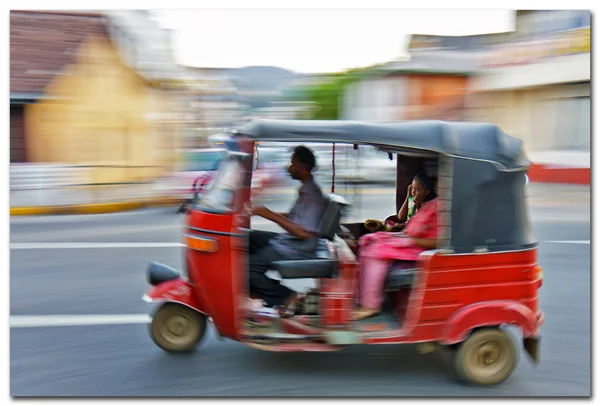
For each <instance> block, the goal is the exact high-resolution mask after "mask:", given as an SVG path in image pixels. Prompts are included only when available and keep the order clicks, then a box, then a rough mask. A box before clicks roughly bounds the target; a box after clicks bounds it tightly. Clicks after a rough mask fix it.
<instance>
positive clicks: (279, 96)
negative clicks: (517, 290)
mask: <svg viewBox="0 0 600 406" xmlns="http://www.w3.org/2000/svg"><path fill="white" fill-rule="evenodd" d="M349 13H350V12H348V13H347V14H344V13H341V12H340V11H339V10H338V11H336V12H335V13H334V14H327V12H326V11H322V12H316V11H315V12H314V13H312V14H311V15H310V17H309V16H306V17H297V18H296V17H294V18H290V19H288V20H285V19H283V18H281V15H278V14H277V15H276V14H268V13H266V12H265V13H262V14H261V16H262V18H263V20H261V21H262V22H260V23H257V20H256V19H257V18H258V17H257V16H258V14H252V12H249V11H239V10H238V11H223V10H221V11H214V10H213V11H211V12H209V11H200V10H195V11H147V10H130V11H128V10H117V11H33V10H29V11H11V12H10V206H11V220H10V221H11V231H10V233H11V269H10V275H11V299H10V300H11V327H12V328H11V394H12V395H13V396H17V395H28V396H36V395H38V396H46V395H80V396H83V395H92V396H105V395H116V396H130V395H131V396H143V395H149V396H169V395H179V396H192V395H211V396H216V395H228V396H230V395H232V394H238V395H308V394H310V395H313V396H326V395H332V396H338V395H340V394H342V393H345V394H350V395H366V396H371V395H374V394H378V395H385V396H393V395H413V396H414V395H432V394H435V395H477V396H484V395H492V396H494V395H508V396H529V395H544V396H557V395H558V396H561V395H563V396H589V394H590V348H589V347H590V308H589V298H590V238H591V236H590V162H591V152H590V143H591V110H590V108H591V107H590V106H591V87H590V79H591V48H590V28H591V13H590V11H589V10H552V11H549V10H538V11H535V10H532V11H507V12H500V14H498V12H495V13H496V14H493V15H491V14H490V12H479V13H480V14H477V12H473V11H458V10H453V11H443V12H442V11H436V10H431V11H414V10H413V11H401V10H397V11H394V12H387V13H386V12H381V13H380V14H377V15H376V14H369V13H367V12H356V13H354V14H349ZM297 15H298V16H301V15H302V14H301V13H300V14H297ZM496 16H497V17H496ZM484 17H485V18H484ZM294 19H295V20H299V22H298V21H296V22H294ZM342 20H347V24H346V25H345V26H344V27H345V28H344V29H343V30H342V29H341V28H340V29H339V30H338V31H335V27H333V24H334V23H335V22H339V21H342ZM244 21H245V22H246V24H247V25H245V26H241V25H240V24H241V22H244ZM296 23H297V24H300V25H294V24H296ZM476 23H477V24H478V25H477V27H478V28H473V29H471V30H470V32H466V31H465V26H473V24H476ZM288 25H289V26H290V27H287V26H288ZM399 27H402V28H399ZM325 28H330V29H331V30H332V31H331V32H332V33H333V34H327V33H326V32H325V31H323V30H324V29H325ZM194 30H197V31H194ZM244 30H245V31H244ZM286 30H291V32H292V34H290V31H286ZM294 30H295V31H294ZM254 31H256V33H254ZM228 32H230V35H231V36H230V37H227V38H226V34H227V33H228ZM231 32H233V34H231ZM294 32H295V33H294ZM244 33H246V34H247V35H244ZM251 34H256V35H253V36H252V35H251ZM442 34H443V35H442ZM311 35H312V37H310V36H311ZM275 37H281V38H283V39H281V38H279V39H280V40H279V41H278V42H277V43H276V42H275V39H274V38H275ZM228 38H229V39H228ZM310 38H313V40H314V38H316V40H314V42H311V43H310V46H309V45H307V44H309V42H308V41H309V39H310ZM361 43H366V44H368V45H366V46H360V47H359V44H361ZM282 44H283V45H282ZM286 44H287V46H286ZM385 44H387V45H385ZM384 45H385V47H384ZM313 48H314V49H313ZM384 48H385V49H384ZM211 52H212V55H213V56H214V57H213V58H212V59H211V58H209V55H210V54H211ZM370 52H371V53H370ZM219 58H220V59H219ZM361 58H362V59H361ZM265 62H267V63H265ZM319 62H321V64H319ZM255 118H277V119H301V120H302V119H331V120H364V121H372V122H389V121H400V120H417V119H436V120H452V121H487V122H491V123H494V124H496V125H498V126H499V127H500V128H501V129H502V130H504V131H505V132H507V133H508V134H510V135H512V136H515V137H518V138H520V139H522V140H523V141H524V142H525V148H526V151H527V154H528V156H529V158H530V160H531V161H532V162H533V166H532V168H531V170H530V172H529V178H530V184H529V186H528V188H527V193H528V197H529V204H530V213H531V216H532V220H533V228H534V232H535V234H536V236H537V238H538V239H539V240H540V241H541V251H540V252H541V259H540V262H541V264H542V266H543V267H544V274H545V281H544V288H543V289H542V290H541V291H540V292H541V293H540V294H541V295H542V296H541V298H540V300H541V302H542V304H541V308H542V309H543V310H544V311H545V312H546V317H547V322H546V325H545V326H544V329H543V330H542V335H544V338H545V341H544V343H543V346H542V348H543V352H542V365H541V366H540V367H539V368H538V369H535V370H534V369H533V368H532V367H530V365H529V364H527V363H525V362H522V364H521V366H520V367H519V369H518V370H517V373H516V374H515V376H513V378H512V379H511V380H510V381H509V382H507V383H506V384H505V385H504V386H499V387H495V388H492V389H489V390H488V389H486V390H480V389H472V388H471V389H465V388H464V387H461V386H459V385H457V383H456V382H454V381H452V378H449V376H451V373H450V372H449V370H448V369H447V368H446V367H444V366H443V365H445V364H443V363H442V362H441V361H439V360H437V358H427V359H424V358H419V357H417V356H416V355H414V353H413V350H411V349H390V347H387V346H383V347H387V348H377V349H371V348H369V349H368V351H365V350H364V349H357V350H351V351H350V352H351V354H350V356H347V354H348V353H347V352H344V354H341V353H340V354H334V355H328V356H326V357H325V358H323V356H322V355H319V356H317V355H313V354H309V355H302V357H296V356H295V355H294V354H289V355H288V354H285V355H283V356H281V354H279V355H278V357H275V356H274V355H273V356H272V355H271V354H265V353H257V352H256V351H252V350H250V349H247V348H245V347H243V346H241V345H238V344H236V343H232V342H225V343H221V342H219V341H217V340H216V338H215V337H210V340H209V343H208V344H206V345H208V350H206V348H205V349H204V350H203V351H202V353H198V354H194V355H193V356H191V357H190V358H186V359H175V358H167V357H166V356H165V355H163V354H161V353H160V352H159V350H158V349H157V348H156V347H155V346H154V345H153V344H152V343H151V342H150V340H149V338H148V337H147V334H146V331H145V328H142V324H143V323H145V322H146V320H147V318H146V314H147V311H148V309H147V305H146V304H145V303H143V302H142V301H141V299H140V297H141V295H142V294H143V293H144V291H145V289H146V287H147V286H146V284H145V281H144V271H145V268H146V265H147V263H148V262H150V261H159V262H163V263H165V264H168V265H171V266H174V267H177V268H181V266H182V263H181V261H182V258H181V250H180V247H179V246H178V242H179V241H180V226H181V221H182V217H181V216H178V215H177V214H176V209H177V207H178V205H179V204H180V202H181V201H183V200H184V199H186V198H187V197H188V196H189V195H190V190H191V187H192V183H193V182H194V180H195V179H197V178H199V177H204V176H205V175H211V174H214V172H215V171H216V170H217V168H218V165H219V162H220V159H222V157H223V155H224V152H223V151H222V150H220V149H218V148H211V147H210V146H209V144H208V137H209V136H210V135H211V134H216V133H220V132H223V131H227V130H228V129H231V128H235V127H237V126H240V125H243V124H244V123H246V122H247V121H249V120H252V119H255ZM293 146H294V145H293V144H290V145H282V144H279V145H269V144H261V145H260V147H259V162H260V166H259V168H258V169H257V172H256V174H255V175H254V179H253V182H254V183H253V185H252V186H253V189H254V190H255V192H256V196H257V197H259V198H260V199H262V201H263V202H264V203H265V204H267V205H268V206H269V207H270V208H272V209H274V210H276V211H279V210H287V209H288V208H289V206H290V205H291V204H292V202H293V200H294V198H295V195H296V188H297V185H296V183H295V182H294V181H292V180H290V179H289V177H288V176H287V174H286V172H285V166H286V165H287V163H288V162H289V159H290V148H291V147H293ZM310 146H311V147H312V148H313V149H314V151H315V153H316V155H317V159H318V165H319V167H318V171H317V177H318V181H319V183H320V184H321V186H322V188H323V189H324V190H329V188H330V187H331V174H330V170H331V146H330V145H329V146H323V145H310ZM360 154H361V155H360V156H357V152H356V151H354V150H353V149H352V148H351V147H350V148H349V147H344V146H337V148H336V161H335V165H336V179H337V182H336V185H337V186H336V190H335V191H336V193H339V194H342V195H344V196H346V197H348V198H350V200H351V201H352V202H353V203H354V211H353V212H352V214H351V215H352V216H354V217H355V218H356V219H358V220H364V219H365V218H385V217H386V216H387V215H389V214H390V213H391V212H393V211H394V210H395V192H394V186H393V182H394V179H395V171H396V169H395V168H396V162H395V160H394V159H395V158H394V159H392V160H390V159H388V155H387V154H385V153H381V152H378V151H376V150H374V149H368V148H366V149H365V150H361V152H360ZM159 202H161V204H165V202H166V204H167V206H166V207H154V208H153V207H145V208H143V209H139V210H134V211H128V212H119V213H115V214H96V215H64V216H49V215H40V214H51V213H53V211H52V210H54V209H56V208H59V209H60V210H61V211H60V213H62V214H69V213H70V211H69V210H68V209H69V208H73V207H92V208H93V207H99V204H106V205H112V206H111V207H112V209H110V211H120V209H119V207H126V206H119V204H125V203H128V204H130V206H127V208H132V207H142V206H152V205H153V204H154V203H159ZM134 203H135V204H134ZM131 204H133V205H131ZM136 204H137V206H136ZM98 210H100V209H98ZM90 212H92V211H90ZM18 214H31V216H17V215H18ZM257 224H258V225H260V226H264V227H267V228H268V227H271V226H270V225H268V224H261V223H260V221H259V222H258V223H257ZM90 315H92V316H90ZM36 317H37V318H36ZM78 317H79V318H78ZM94 320H95V321H94ZM83 326H84V327H83ZM44 327H50V328H44ZM59 327H61V328H59ZM367 353H368V354H369V355H368V356H367V355H365V354H367ZM241 365H242V366H241ZM444 368H446V369H444ZM317 369H318V370H320V371H321V372H322V373H321V374H316V375H315V373H316V370H317ZM365 370H369V371H370V374H369V376H368V377H367V376H366V374H365V373H364V371H365ZM240 378H242V379H240ZM267 383H268V384H267ZM306 387H310V388H311V389H310V390H309V391H308V392H307V391H306ZM303 388H304V389H303ZM348 388H352V389H348Z"/></svg>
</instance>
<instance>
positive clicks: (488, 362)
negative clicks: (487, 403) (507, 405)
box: [454, 328, 519, 385]
mask: <svg viewBox="0 0 600 406" xmlns="http://www.w3.org/2000/svg"><path fill="white" fill-rule="evenodd" d="M518 363H519V350H518V346H517V345H516V344H515V341H514V339H513V338H512V337H511V336H510V335H509V334H508V333H507V332H506V331H503V330H500V329H499V328H485V329H481V330H477V331H475V332H474V333H473V334H471V335H470V336H469V338H467V339H466V340H465V341H464V342H463V343H462V344H461V345H460V347H459V348H458V349H457V351H456V353H455V355H454V369H455V370H456V373H457V374H458V376H459V377H460V378H461V379H462V380H463V381H465V382H468V383H473V384H477V385H495V384H498V383H500V382H503V381H504V380H506V379H507V378H508V377H509V376H510V375H511V374H512V373H513V371H514V370H515V368H516V367H517V365H518Z"/></svg>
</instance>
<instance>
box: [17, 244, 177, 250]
mask: <svg viewBox="0 0 600 406" xmlns="http://www.w3.org/2000/svg"><path fill="white" fill-rule="evenodd" d="M183 246H184V245H183V244H182V243H179V242H107V243H105V242H98V243H95V242H81V243H77V242H48V243H12V244H10V249H11V250H33V249H36V250H38V249H42V250H44V249H48V250H55V249H83V248H86V249H87V248H165V247H183Z"/></svg>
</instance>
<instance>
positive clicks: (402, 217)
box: [365, 183, 423, 232]
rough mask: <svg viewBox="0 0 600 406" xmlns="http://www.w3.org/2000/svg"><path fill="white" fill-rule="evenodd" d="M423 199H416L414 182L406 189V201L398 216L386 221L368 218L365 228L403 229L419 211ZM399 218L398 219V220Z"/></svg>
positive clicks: (375, 229)
mask: <svg viewBox="0 0 600 406" xmlns="http://www.w3.org/2000/svg"><path fill="white" fill-rule="evenodd" d="M422 203H423V202H421V201H418V200H417V201H415V195H414V190H413V185H412V183H411V184H410V185H408V189H407V191H406V198H405V199H404V203H403V204H402V207H401V208H400V211H399V212H398V216H397V218H395V217H396V216H390V217H388V218H387V219H386V220H385V222H384V223H382V222H381V221H379V220H372V219H370V220H367V221H365V228H366V229H367V231H369V232H376V231H391V232H394V231H402V230H403V229H404V227H405V226H406V223H407V222H408V221H409V220H410V219H411V218H412V217H413V216H414V215H415V214H416V213H417V211H418V210H419V209H420V208H421V204H422ZM396 220H398V221H396Z"/></svg>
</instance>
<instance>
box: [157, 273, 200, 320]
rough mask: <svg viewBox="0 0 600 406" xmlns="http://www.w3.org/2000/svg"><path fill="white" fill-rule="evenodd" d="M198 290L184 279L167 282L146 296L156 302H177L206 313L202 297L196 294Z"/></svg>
mask: <svg viewBox="0 0 600 406" xmlns="http://www.w3.org/2000/svg"><path fill="white" fill-rule="evenodd" d="M194 289H196V288H195V287H194V286H192V285H191V284H190V283H189V282H188V281H186V280H185V279H183V278H179V279H175V280H171V281H167V282H164V283H161V284H160V285H158V286H154V287H152V288H150V289H149V290H148V292H147V293H146V296H148V297H149V298H150V299H152V300H153V301H155V302H162V301H165V302H176V303H182V304H184V305H186V306H189V307H192V308H194V309H196V310H198V311H199V312H201V313H206V307H205V305H204V302H203V300H202V295H198V294H194V293H193V291H194Z"/></svg>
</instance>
